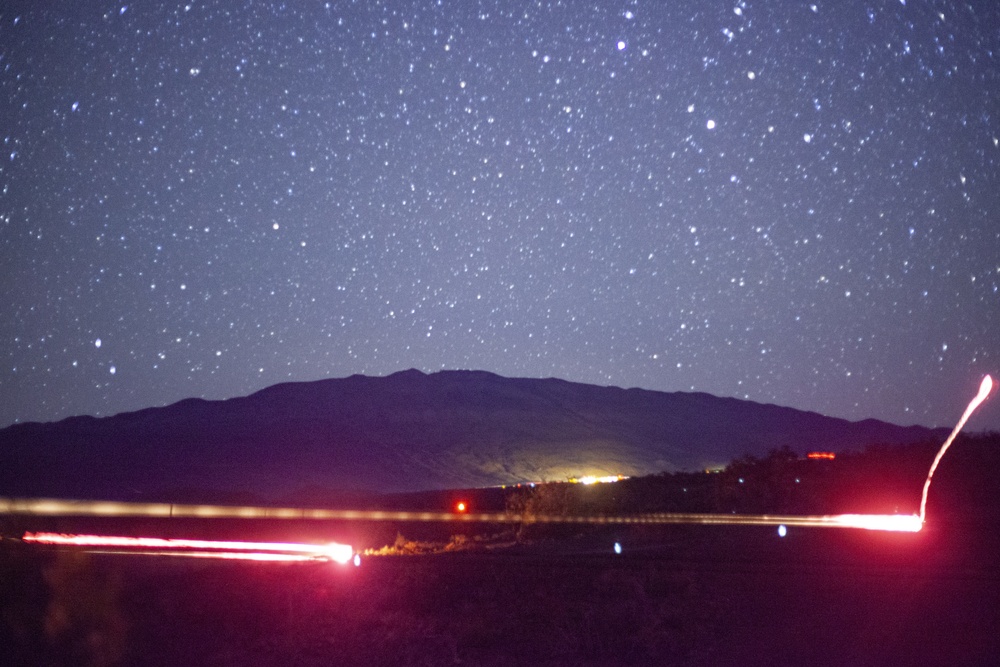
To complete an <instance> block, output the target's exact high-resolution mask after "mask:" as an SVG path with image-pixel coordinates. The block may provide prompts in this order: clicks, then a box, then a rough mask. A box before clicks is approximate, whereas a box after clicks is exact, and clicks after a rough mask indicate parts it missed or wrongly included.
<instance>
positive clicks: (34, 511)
mask: <svg viewBox="0 0 1000 667" xmlns="http://www.w3.org/2000/svg"><path fill="white" fill-rule="evenodd" d="M109 505H111V506H110V507H109ZM0 513H7V514H26V515H46V514H54V515H59V516H119V517H124V516H160V517H214V518H254V519H315V520H327V521H329V520H338V521H406V522H408V521H462V522H467V523H575V524H679V523H687V524H725V525H759V526H777V525H782V524H784V525H786V526H813V527H826V528H863V529H867V530H891V531H905V532H917V531H919V530H920V527H921V526H922V523H923V522H922V521H921V520H920V517H919V516H917V515H906V514H834V515H770V514H692V513H671V512H661V513H651V514H635V515H625V516H617V515H612V516H606V515H597V516H582V515H558V514H512V513H507V512H466V513H461V514H456V513H453V512H406V511H389V510H334V509H296V508H288V507H284V508H275V507H234V506H228V505H170V504H162V505H159V504H151V503H107V502H100V503H91V502H89V501H82V500H81V501H58V500H51V499H42V500H30V499H7V500H4V499H0Z"/></svg>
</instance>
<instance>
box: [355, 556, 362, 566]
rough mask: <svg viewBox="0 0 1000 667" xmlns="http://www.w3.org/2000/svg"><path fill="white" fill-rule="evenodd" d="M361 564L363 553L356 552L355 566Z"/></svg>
mask: <svg viewBox="0 0 1000 667" xmlns="http://www.w3.org/2000/svg"><path fill="white" fill-rule="evenodd" d="M360 566H361V554H354V567H360Z"/></svg>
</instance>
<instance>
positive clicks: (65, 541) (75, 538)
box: [21, 533, 354, 564]
mask: <svg viewBox="0 0 1000 667" xmlns="http://www.w3.org/2000/svg"><path fill="white" fill-rule="evenodd" d="M21 539H22V540H23V541H25V542H28V543H35V544H48V545H53V546H76V547H93V548H101V549H128V550H132V549H137V550H143V551H153V552H157V553H164V554H174V555H176V554H180V553H183V554H185V555H187V554H192V555H193V554H203V555H205V556H206V557H211V556H212V555H213V554H216V555H218V554H226V553H229V554H233V553H242V554H244V555H245V556H247V558H250V559H253V560H310V559H317V558H318V559H324V560H332V561H336V562H338V563H341V564H343V563H346V562H348V561H349V560H351V558H353V556H354V550H353V549H352V548H351V547H350V545H347V544H338V543H336V542H329V543H326V544H303V543H299V542H240V541H229V540H190V539H178V538H164V537H125V536H119V535H67V534H63V533H25V534H24V536H23V537H22V538H21ZM272 556H273V558H272ZM219 557H224V556H221V555H220V556H219Z"/></svg>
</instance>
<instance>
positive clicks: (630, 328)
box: [0, 0, 1000, 430]
mask: <svg viewBox="0 0 1000 667" xmlns="http://www.w3.org/2000/svg"><path fill="white" fill-rule="evenodd" d="M0 142H2V151H0V286H2V290H3V291H2V294H3V297H2V299H0V341H2V343H0V397H2V400H0V425H7V424H10V423H13V422H16V421H29V420H30V421H49V420H54V419H59V418H63V417H66V416H69V415H76V414H92V415H109V414H114V413H118V412H122V411H126V410H134V409H139V408H143V407H148V406H154V405H165V404H168V403H171V402H174V401H177V400H180V399H182V398H185V397H189V396H201V397H205V398H225V397H231V396H239V395H245V394H248V393H251V392H253V391H256V390H258V389H261V388H263V387H266V386H269V385H272V384H275V383H278V382H285V381H300V380H314V379H319V378H327V377H344V376H347V375H351V374H354V373H364V374H369V375H385V374H389V373H392V372H395V371H399V370H404V369H407V368H411V367H413V368H418V369H421V370H423V371H426V372H432V371H435V370H440V369H481V370H487V371H492V372H495V373H499V374H502V375H507V376H525V377H560V378H564V379H567V380H572V381H580V382H587V383H594V384H600V385H617V386H622V387H644V388H647V389H655V390H663V391H704V392H709V393H712V394H716V395H720V396H735V397H738V398H748V399H751V400H754V401H759V402H767V403H777V404H781V405H788V406H792V407H796V408H801V409H807V410H814V411H818V412H821V413H824V414H828V415H832V416H836V417H844V418H849V419H863V418H867V417H875V418H879V419H884V420H887V421H891V422H894V423H898V424H913V423H919V424H924V425H928V426H950V425H952V424H954V423H955V421H957V418H958V416H959V415H960V414H961V413H962V411H963V409H964V407H965V405H966V403H967V402H968V401H969V400H970V399H971V398H972V396H973V395H974V394H975V392H976V389H977V388H978V386H979V380H980V379H981V378H982V376H983V375H984V374H985V373H991V374H993V375H994V376H996V375H997V374H998V372H1000V292H998V290H1000V215H998V211H1000V170H998V167H1000V4H998V3H996V2H994V0H976V1H972V2H968V3H966V2H963V3H959V2H943V1H933V0H924V1H917V0H906V1H900V0H869V1H868V2H854V1H853V0H836V1H833V0H822V1H821V0H815V1H814V2H810V0H805V1H804V2H798V1H791V0H774V1H770V2H749V1H748V2H741V1H737V2H732V1H723V2H710V1H706V0H689V1H685V0H678V1H672V2H659V1H655V2H654V1H652V0H642V1H631V0H629V1H625V2H605V1H604V0H601V1H600V2H593V1H592V2H582V1H580V2H577V1H576V0H565V1H563V2H559V1H555V0H532V1H531V2H520V1H515V0H509V1H508V0H480V1H476V0H438V1H434V0H415V1H412V2H411V1H406V0H386V1H382V2H378V1H374V0H372V1H364V2H361V1H359V2H349V1H337V2H326V3H324V2H311V1H307V0H302V1H301V2H299V1H298V0H294V1H293V0H288V1H287V2H264V1H261V2H258V1H256V0H254V1H252V2H251V1H246V2H236V1H204V2H195V1H193V0H192V1H191V2H190V3H189V4H184V3H183V2H181V3H176V4H175V3H163V2H155V3H154V2H135V3H129V4H125V3H109V2H99V1H97V0H95V1H93V2H91V1H88V2H70V1H63V2H46V3H39V2H24V3H20V4H19V3H17V2H4V3H3V5H0ZM992 403H993V405H991V404H990V403H989V402H988V403H987V404H986V405H984V407H983V409H982V412H981V414H979V415H977V417H976V418H974V419H973V420H972V421H971V422H970V424H969V427H970V428H972V429H973V430H986V429H994V430H995V429H1000V400H996V399H994V401H992Z"/></svg>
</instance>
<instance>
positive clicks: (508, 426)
mask: <svg viewBox="0 0 1000 667" xmlns="http://www.w3.org/2000/svg"><path fill="white" fill-rule="evenodd" d="M946 433H947V431H946V430H942V429H936V430H935V429H928V428H924V427H920V426H910V427H901V426H896V425H893V424H888V423H885V422H880V421H876V420H872V419H869V420H865V421H861V422H849V421H846V420H842V419H835V418H832V417H825V416H823V415H820V414H816V413H812V412H804V411H800V410H794V409H792V408H785V407H779V406H775V405H764V404H760V403H754V402H751V401H744V400H738V399H734V398H719V397H716V396H712V395H709V394H705V393H686V392H674V393H666V392H657V391H648V390H644V389H620V388H617V387H599V386H593V385H587V384H579V383H572V382H566V381H563V380H558V379H524V378H504V377H500V376H498V375H494V374H492V373H487V372H483V371H441V372H438V373H433V374H429V375H428V374H424V373H421V372H420V371H416V370H408V371H402V372H399V373H395V374H393V375H389V376H386V377H366V376H362V375H354V376H351V377H348V378H342V379H328V380H319V381H314V382H298V383H286V384H278V385H274V386H272V387H269V388H267V389H263V390H261V391H258V392H257V393H254V394H252V395H250V396H246V397H241V398H232V399H227V400H220V401H206V400H202V399H186V400H183V401H180V402H178V403H175V404H173V405H169V406H166V407H159V408H148V409H145V410H139V411H137V412H130V413H123V414H119V415H115V416H112V417H105V418H94V417H71V418H68V419H64V420H62V421H59V422H54V423H44V424H39V423H26V424H15V425H13V426H10V427H7V428H5V429H2V430H0V495H2V496H8V497H17V496H57V497H73V498H109V499H112V498H126V499H135V498H142V497H164V494H167V495H169V494H170V492H171V491H174V492H176V491H177V490H181V489H198V490H202V491H205V492H215V493H227V494H253V495H256V496H258V497H271V498H274V497H278V496H281V495H285V494H289V493H292V492H295V491H296V490H300V489H304V488H327V489H338V490H364V491H374V492H398V491H419V490H430V489H444V488H471V487H480V486H491V485H500V484H514V483H521V482H531V481H545V480H562V479H566V478H568V477H571V476H580V475H587V474H598V475H599V474H625V475H640V474H649V473H656V472H662V471H679V470H687V471H694V470H702V469H705V468H707V467H715V466H721V465H724V464H726V463H727V462H729V461H731V460H732V459H734V458H736V457H739V456H742V455H745V454H754V455H763V454H765V453H767V452H768V451H770V450H772V449H775V448H779V447H783V446H787V447H790V448H791V449H792V450H793V451H795V452H798V453H800V454H804V453H805V452H807V451H810V450H817V449H820V450H828V451H835V452H837V451H842V450H845V449H858V448H861V447H863V446H865V445H868V444H875V443H881V444H895V443H899V444H903V443H912V442H919V441H927V440H938V441H940V440H942V439H943V438H944V436H945V435H946Z"/></svg>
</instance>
